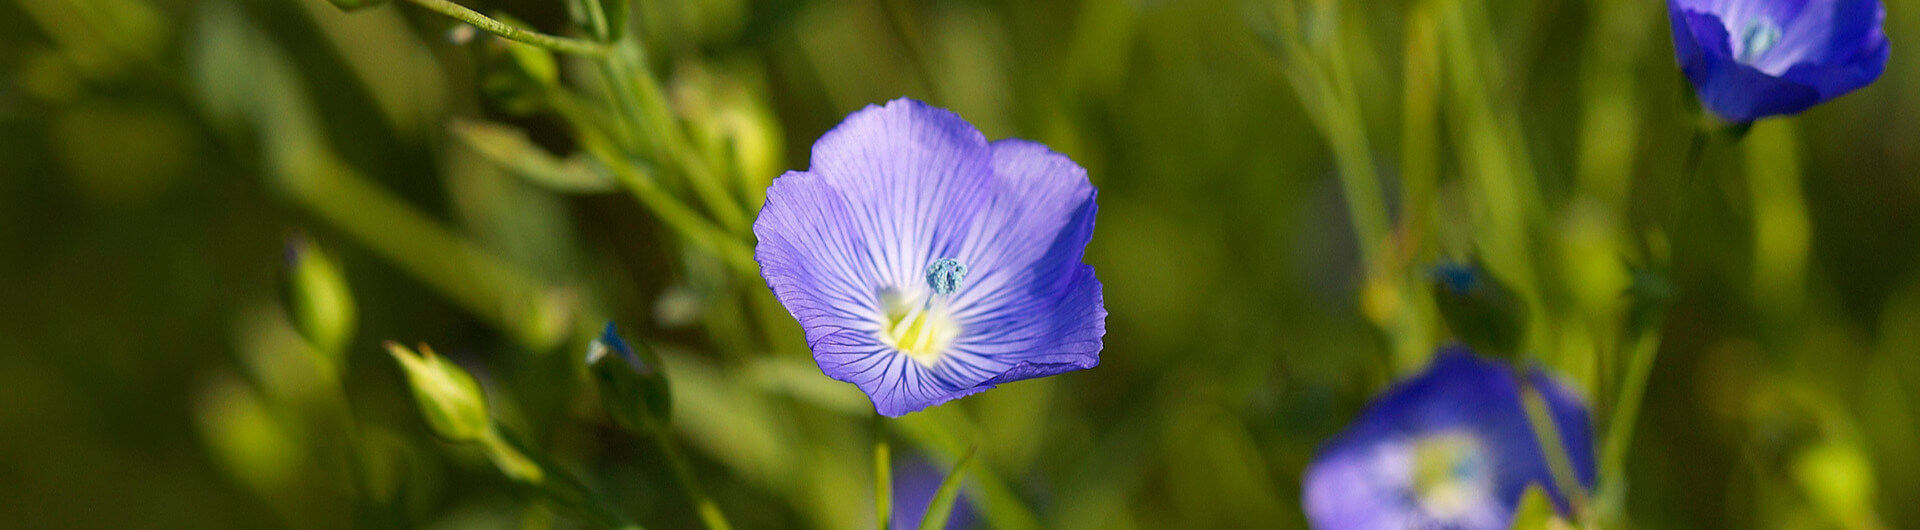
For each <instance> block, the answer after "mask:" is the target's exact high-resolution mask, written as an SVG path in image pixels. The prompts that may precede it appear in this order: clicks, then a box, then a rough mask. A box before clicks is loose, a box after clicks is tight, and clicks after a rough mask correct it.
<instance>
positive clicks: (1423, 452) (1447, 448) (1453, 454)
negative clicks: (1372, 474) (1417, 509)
mask: <svg viewBox="0 0 1920 530" xmlns="http://www.w3.org/2000/svg"><path fill="white" fill-rule="evenodd" d="M1413 466H1414V469H1413V491H1414V495H1415V496H1416V498H1417V499H1418V500H1419V502H1420V504H1421V506H1422V507H1423V508H1425V509H1426V510H1427V511H1428V512H1429V513H1432V514H1435V515H1441V516H1444V517H1451V516H1455V515H1459V514H1461V513H1464V512H1465V511H1467V510H1471V509H1472V508H1473V506H1475V505H1476V504H1477V503H1478V502H1480V500H1481V498H1482V497H1483V496H1484V495H1486V490H1485V488H1486V487H1487V481H1488V480H1489V479H1491V470H1490V469H1488V463H1487V460H1486V455H1484V454H1482V453H1481V450H1480V445H1479V444H1478V443H1476V442H1474V440H1473V439H1472V438H1471V437H1468V436H1466V435H1461V434H1446V435H1439V436H1432V437H1428V438H1425V439H1422V440H1418V441H1415V442H1414V444H1413Z"/></svg>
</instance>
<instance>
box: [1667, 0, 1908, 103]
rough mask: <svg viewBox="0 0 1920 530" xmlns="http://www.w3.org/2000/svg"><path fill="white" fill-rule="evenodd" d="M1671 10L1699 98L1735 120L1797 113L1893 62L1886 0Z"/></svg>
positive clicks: (1734, 1) (1703, 3)
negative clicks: (1885, 26)
mask: <svg viewBox="0 0 1920 530" xmlns="http://www.w3.org/2000/svg"><path fill="white" fill-rule="evenodd" d="M1667 12H1668V16H1669V17H1670V18H1671V20H1672V22H1673V45H1674V52H1675V53H1676V54H1677V55H1678V56H1679V59H1680V68H1681V69H1682V70H1685V71H1686V74H1687V78H1688V79H1690V80H1692V81H1693V87H1694V91H1695V92H1696V93H1697V94H1698V95H1699V97H1700V103H1701V104H1703V105H1705V106H1706V107H1707V109H1709V110H1712V111H1713V113H1714V114H1716V115H1719V116H1720V117H1721V118H1723V119H1725V120H1727V121H1730V122H1735V123H1747V122H1751V121H1753V120H1757V119H1760V118H1765V117H1768V116H1778V115H1783V114H1798V113H1800V112H1802V111H1805V110H1807V109H1809V108H1812V107H1813V106H1814V105H1818V104H1820V103H1822V102H1825V101H1827V100H1830V99H1833V98H1837V97H1840V96H1842V95H1845V94H1846V93H1848V92H1852V91H1854V90H1857V89H1859V88H1860V87H1864V86H1867V84H1869V83H1872V82H1873V81H1874V80H1875V79H1878V78H1879V77H1880V73H1881V72H1882V71H1884V70H1886V67H1887V54H1888V52H1889V50H1890V46H1889V45H1888V42H1887V34H1886V33H1885V32H1884V31H1882V30H1881V22H1882V21H1883V20H1885V19H1886V18H1887V10H1886V7H1884V6H1882V5H1881V4H1880V0H1667Z"/></svg>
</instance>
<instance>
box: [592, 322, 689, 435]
mask: <svg viewBox="0 0 1920 530" xmlns="http://www.w3.org/2000/svg"><path fill="white" fill-rule="evenodd" d="M633 345H634V344H633V343H628V342H627V340H626V339H624V338H621V337H620V334H619V332H618V331H617V330H615V329H614V325H613V322H607V329H606V331H605V332H602V333H601V334H600V338H599V340H595V341H593V344H592V345H590V346H589V347H588V348H587V359H586V361H587V371H588V372H589V373H591V374H593V376H594V380H595V382H596V383H597V384H598V385H599V387H600V405H601V407H602V408H605V409H606V411H607V415H608V416H611V417H612V418H613V420H614V423H617V424H619V425H620V426H621V427H624V428H626V429H628V430H632V431H635V432H649V431H652V430H655V429H661V428H664V427H665V426H666V423H667V421H668V419H669V418H670V417H671V415H672V413H673V396H672V393H671V391H670V389H669V388H668V387H667V378H666V377H665V374H663V373H662V372H661V371H660V359H659V358H658V357H656V356H655V355H654V354H653V350H649V349H646V345H645V344H644V343H641V344H640V346H641V349H639V350H635V349H634V348H633Z"/></svg>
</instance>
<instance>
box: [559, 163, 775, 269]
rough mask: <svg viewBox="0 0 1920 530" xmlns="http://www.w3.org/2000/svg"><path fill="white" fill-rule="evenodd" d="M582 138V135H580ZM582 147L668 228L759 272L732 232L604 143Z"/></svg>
mask: <svg viewBox="0 0 1920 530" xmlns="http://www.w3.org/2000/svg"><path fill="white" fill-rule="evenodd" d="M583 140H585V138H583ZM582 146H583V147H585V148H586V149H588V150H589V151H590V152H593V153H594V154H595V156H597V157H599V158H600V160H601V162H603V163H605V164H606V166H607V167H608V168H609V169H611V170H612V171H613V172H614V177H615V178H616V180H619V181H620V183H621V185H623V186H625V187H626V188H627V191H628V192H630V193H632V194H633V196H634V198H636V199H639V200H640V203H641V204H643V205H645V206H646V207H647V209H648V210H651V211H653V213H654V215H656V216H659V217H660V220H661V222H663V223H666V225H667V227H668V228H671V229H673V230H674V231H676V232H679V233H680V235H681V237H684V238H686V239H687V241H689V242H691V243H693V244H694V245H696V246H699V247H701V248H705V249H707V250H709V251H711V252H713V253H714V254H718V255H719V256H720V259H722V260H724V261H726V262H727V264H728V265H730V266H732V267H733V268H734V270H737V271H740V272H741V273H744V274H750V275H755V274H759V271H760V265H759V263H756V262H755V261H753V250H752V249H751V248H748V247H747V246H746V245H745V244H743V243H741V242H740V240H739V239H736V238H735V237H734V236H733V235H732V234H729V233H728V232H726V231H725V230H722V229H721V228H720V227H717V226H713V224H712V223H710V222H708V221H707V220H706V218H704V217H701V216H700V214H699V213H698V212H695V211H693V209H691V208H688V207H687V206H686V205H685V204H682V203H681V202H680V201H679V200H677V199H674V198H673V196H672V195H670V194H668V193H667V192H666V190H663V189H661V188H660V187H659V184H658V183H656V182H655V181H654V180H653V176H651V175H647V174H644V173H642V172H641V170H640V169H639V168H636V167H634V166H633V163H632V162H631V161H629V160H627V159H626V158H625V157H623V156H620V155H618V154H617V153H614V152H613V150H611V149H608V148H607V146H604V145H597V144H596V143H595V142H586V141H583V142H582Z"/></svg>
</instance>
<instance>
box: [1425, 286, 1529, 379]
mask: <svg viewBox="0 0 1920 530" xmlns="http://www.w3.org/2000/svg"><path fill="white" fill-rule="evenodd" d="M1430 275H1431V277H1432V279H1433V302H1434V305H1435V306H1437V307H1438V308H1439V309H1440V317H1441V318H1442V319H1443V320H1446V322H1447V327H1448V328H1451V329H1452V330H1453V334H1454V336H1455V337H1457V338H1459V339H1460V342H1463V343H1466V344H1467V345H1468V346H1471V347H1472V348H1473V349H1474V350H1477V351H1480V352H1482V353H1486V354H1489V355H1496V356H1500V357H1506V358H1513V357H1515V356H1518V355H1519V353H1520V346H1521V342H1522V341H1524V340H1526V336H1527V303H1526V301H1524V300H1521V299H1520V296H1519V295H1517V294H1515V293H1514V292H1513V290H1512V289H1509V288H1508V287H1507V286H1506V284H1504V283H1502V282H1501V281H1500V280H1499V279H1498V278H1494V277H1493V275H1492V274H1490V273H1488V272H1487V270H1486V269H1483V268H1480V267H1478V266H1474V265H1465V264H1459V263H1441V264H1439V265H1435V266H1434V267H1433V269H1431V271H1430Z"/></svg>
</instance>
